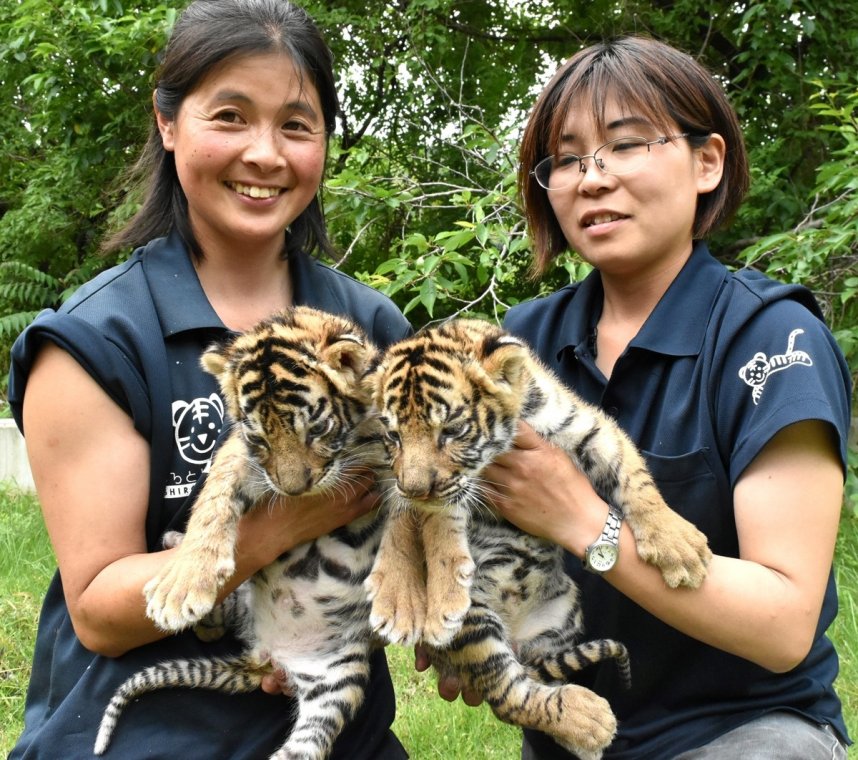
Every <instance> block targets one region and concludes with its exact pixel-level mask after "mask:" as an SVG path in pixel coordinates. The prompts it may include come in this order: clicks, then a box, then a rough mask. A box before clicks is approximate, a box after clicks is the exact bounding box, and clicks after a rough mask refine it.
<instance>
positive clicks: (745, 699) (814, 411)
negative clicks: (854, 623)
mask: <svg viewBox="0 0 858 760" xmlns="http://www.w3.org/2000/svg"><path fill="white" fill-rule="evenodd" d="M748 179H749V172H748V166H747V159H746V153H745V149H744V146H743V143H742V135H741V132H740V129H739V125H738V123H737V119H736V116H735V114H734V112H733V110H732V108H731V107H730V105H729V103H728V102H727V100H726V98H725V96H724V94H723V93H722V91H721V89H720V88H719V86H718V84H717V82H716V81H715V79H714V78H713V77H712V75H711V74H709V73H708V72H707V71H705V70H704V69H703V68H701V66H699V65H698V64H697V63H696V62H695V61H694V60H693V59H692V58H690V57H688V56H687V55H684V54H682V53H680V52H678V51H677V50H675V49H673V48H671V47H669V46H667V45H664V44H661V43H658V42H655V41H652V40H648V39H641V38H624V39H620V40H616V41H613V42H609V43H605V44H598V45H594V46H592V47H589V48H587V49H585V50H582V51H581V52H579V53H578V54H576V55H575V56H574V57H573V58H572V59H571V60H569V61H568V62H567V63H566V64H565V65H564V66H562V68H561V69H560V70H559V71H558V73H557V74H556V75H555V77H554V78H553V79H552V80H551V82H550V83H549V84H548V85H547V87H546V88H545V90H544V91H543V93H542V94H541V96H540V97H539V99H538V101H537V103H536V106H535V108H534V110H533V113H532V114H531V116H530V119H529V122H528V124H527V126H526V129H525V132H524V137H523V144H522V147H521V169H520V174H519V186H520V191H521V195H522V198H523V202H524V208H525V213H526V217H527V221H528V224H529V229H530V233H531V236H532V242H533V250H534V257H535V268H536V270H537V271H538V272H543V271H544V270H545V269H546V268H547V267H548V265H549V264H550V263H551V261H552V260H553V259H554V258H555V257H556V256H557V255H558V254H560V253H561V252H563V251H565V250H566V249H572V250H574V251H575V252H576V253H577V254H579V255H580V256H581V258H583V259H584V260H585V261H586V262H588V263H589V264H592V266H593V267H594V271H593V272H592V273H591V274H590V275H589V276H588V277H587V278H586V279H585V280H584V281H583V282H580V283H576V284H573V285H569V286H567V287H564V288H562V289H561V290H559V291H557V292H556V293H554V294H552V295H550V296H548V297H546V298H541V299H538V300H535V301H532V302H529V303H525V304H522V305H520V306H517V307H515V308H513V309H512V310H511V311H510V312H509V314H508V317H507V319H506V327H507V328H508V329H509V330H510V331H512V332H513V333H515V334H518V335H520V336H522V337H523V338H525V339H526V340H527V341H528V342H529V343H530V344H531V345H532V346H533V347H534V348H535V350H536V351H537V353H538V354H539V355H540V356H541V358H542V359H543V360H544V361H545V362H546V363H547V364H548V365H549V366H551V367H552V368H553V369H554V370H555V371H556V372H557V373H558V374H559V376H560V377H561V378H562V379H563V380H564V381H565V382H566V383H568V384H569V385H570V386H571V387H572V388H574V389H575V390H576V391H577V392H578V393H580V394H581V395H582V396H584V397H585V398H586V399H587V400H588V401H590V402H592V403H595V404H597V405H599V406H600V407H601V408H602V409H603V410H604V411H605V412H607V413H608V414H610V415H611V416H613V417H614V418H616V420H617V421H618V422H619V424H620V425H621V426H622V427H623V428H624V429H625V430H626V432H627V433H629V435H630V436H631V437H632V439H633V440H634V441H635V442H636V443H637V445H638V446H639V447H640V448H641V449H642V450H643V452H644V453H645V455H646V459H647V462H648V465H649V467H650V468H651V471H652V473H653V476H654V477H655V479H656V481H657V483H658V485H659V487H660V489H661V491H662V493H663V495H664V497H665V499H666V501H667V502H668V503H669V504H670V505H671V506H672V507H673V508H674V509H675V510H676V511H677V512H679V513H681V514H682V515H683V516H685V517H686V518H687V519H689V520H691V521H692V522H693V523H695V524H696V525H697V526H698V527H699V528H700V529H701V530H703V531H704V532H705V533H706V534H707V536H708V539H709V543H710V546H711V548H712V550H713V552H714V555H715V556H714V557H713V559H712V561H711V563H710V565H709V568H708V576H707V578H706V580H705V581H704V582H703V584H702V586H701V587H700V588H698V589H687V588H683V589H669V588H667V587H666V586H665V584H664V582H663V580H662V577H661V575H660V573H659V571H658V570H657V569H656V568H654V567H652V566H650V565H647V564H645V563H643V562H642V561H641V560H640V559H639V558H638V556H637V552H636V551H635V546H634V537H633V535H632V533H631V531H630V530H629V528H628V526H627V525H623V526H622V527H621V529H620V531H619V537H618V538H617V539H615V538H614V537H613V535H612V533H613V532H612V531H611V529H610V528H611V526H610V524H606V519H607V518H608V515H609V505H608V504H607V503H606V502H605V501H603V500H602V499H601V498H600V497H599V496H598V495H597V494H596V493H595V492H594V491H593V489H592V488H591V486H590V485H589V483H588V482H587V480H586V479H585V478H584V477H583V476H582V475H581V473H580V472H578V471H577V470H576V469H575V467H574V466H573V465H572V464H571V462H570V461H569V459H568V458H567V457H566V456H565V455H564V454H563V453H562V452H560V451H558V450H556V449H552V448H551V447H550V446H548V445H546V444H545V443H544V442H543V441H542V440H541V439H540V438H539V437H538V436H537V435H536V434H535V433H534V432H533V431H532V430H530V429H527V428H526V427H525V428H523V429H522V430H521V431H520V434H519V437H518V440H517V448H516V449H515V450H514V451H512V452H510V453H509V454H507V455H505V456H503V457H501V458H500V459H499V460H498V461H497V462H496V463H495V464H494V465H492V466H491V468H490V470H489V471H488V472H487V473H486V478H487V480H488V481H489V482H492V483H493V484H494V488H495V489H496V495H495V497H494V502H495V504H496V506H497V508H498V509H499V510H500V511H501V512H502V513H503V514H504V515H505V516H506V517H507V518H508V519H510V520H511V521H512V522H514V523H516V524H517V525H519V526H520V527H522V528H523V529H525V530H527V531H529V532H531V533H534V534H537V535H541V536H544V537H546V538H549V539H551V540H553V541H556V542H558V543H559V544H561V545H562V546H564V547H565V548H566V549H567V550H568V563H567V565H568V570H569V573H570V574H571V575H572V576H573V577H574V579H575V580H576V581H577V582H578V583H579V584H580V587H581V590H582V601H583V609H584V620H585V625H586V633H587V638H588V639H589V638H602V637H606V638H614V639H618V640H620V641H622V642H623V643H625V644H626V646H627V647H628V649H629V653H630V656H631V664H632V686H631V689H630V690H624V689H623V686H622V684H621V682H620V679H619V678H618V676H617V673H616V668H615V667H613V666H612V665H611V664H610V663H607V664H604V665H594V666H592V667H589V668H588V669H586V670H585V671H583V672H582V673H581V674H580V682H581V683H582V684H584V685H586V686H589V687H591V688H593V689H594V690H595V691H596V692H598V693H599V694H601V695H603V696H604V697H606V698H607V699H608V700H609V701H610V703H611V705H612V707H613V709H614V710H615V712H616V715H617V719H618V722H619V729H618V733H617V735H616V738H615V740H614V742H613V744H612V745H611V746H610V748H609V749H608V750H607V752H606V754H605V757H606V758H610V759H611V760H667V759H668V758H682V759H683V760H689V759H690V758H694V759H695V760H696V759H698V758H702V759H705V760H709V759H710V758H724V759H725V760H736V759H737V758H742V760H762V759H766V760H790V759H792V758H794V759H795V760H812V759H813V758H820V760H822V758H826V760H830V758H844V757H845V749H844V745H845V744H846V743H847V742H848V738H847V736H846V728H845V726H844V723H843V718H842V715H841V706H840V701H839V699H838V697H837V694H836V693H835V690H834V688H833V681H834V679H835V677H836V675H837V667H838V665H837V655H836V653H835V651H834V648H833V646H832V644H831V642H830V641H829V640H828V638H826V635H825V631H826V629H827V628H828V627H829V625H830V624H831V622H832V620H833V618H834V616H835V614H836V610H837V599H836V591H835V586H834V579H833V575H832V571H831V565H832V556H833V553H834V544H835V536H836V533H837V528H838V519H839V516H840V506H841V498H842V489H843V482H844V470H845V466H846V439H847V431H848V428H849V415H850V400H849V393H850V379H849V372H848V369H847V367H846V364H845V362H844V360H843V358H842V356H841V353H840V352H839V350H838V348H837V346H836V344H835V342H834V340H833V338H832V336H831V334H830V332H829V331H828V330H827V329H826V327H825V325H824V324H823V322H822V319H821V315H820V312H819V309H818V307H817V305H816V303H815V302H814V300H813V298H812V296H811V295H810V293H809V292H808V291H807V290H805V289H803V288H801V287H797V286H785V285H780V284H778V283H775V282H773V281H771V280H768V279H766V278H765V277H763V276H761V275H759V274H756V273H753V272H750V271H740V272H731V271H729V270H728V269H727V268H726V267H725V266H723V265H722V264H721V263H719V261H718V260H717V258H715V257H714V255H713V253H712V252H710V250H709V248H708V247H707V245H706V243H705V242H703V240H704V238H705V237H706V236H707V235H708V234H709V233H711V232H712V231H713V230H715V229H716V228H717V227H718V226H719V225H720V224H722V223H723V222H724V221H725V220H727V219H728V218H729V217H730V216H731V215H732V214H733V212H734V211H735V210H736V208H737V207H738V206H739V204H740V202H741V199H742V197H743V195H744V193H745V191H746V189H747V186H748ZM716 253H717V252H716ZM605 545H607V550H606V549H605ZM596 546H599V551H598V557H599V560H600V561H599V562H598V563H595V562H594V563H591V562H590V558H591V556H593V557H595V556H596V555H597V552H596V551H595V547H596ZM606 558H607V559H606ZM588 571H589V572H588ZM444 691H445V693H446V696H447V697H448V698H449V697H450V696H451V694H450V688H449V684H445V689H444ZM467 696H470V695H466V697H467ZM522 757H523V758H539V759H540V760H556V759H557V758H563V757H569V755H567V754H566V753H565V752H564V751H563V750H562V749H561V748H560V747H559V746H558V745H556V744H555V743H554V742H553V741H552V740H551V739H550V738H549V737H547V736H545V735H539V734H534V733H528V734H527V735H526V736H525V740H524V748H523V752H522Z"/></svg>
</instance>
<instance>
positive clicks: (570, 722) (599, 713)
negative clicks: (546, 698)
mask: <svg viewBox="0 0 858 760" xmlns="http://www.w3.org/2000/svg"><path fill="white" fill-rule="evenodd" d="M560 702H561V703H562V711H561V713H560V714H561V715H562V716H563V720H561V721H558V724H557V725H558V729H557V730H552V729H551V728H549V729H548V731H549V733H551V734H552V736H553V737H554V739H555V740H556V741H557V742H558V743H559V744H560V745H561V746H563V747H564V748H565V749H567V750H569V751H570V752H571V753H573V754H574V755H576V756H577V757H578V758H580V760H599V759H600V758H601V757H602V753H603V752H604V750H605V748H606V747H608V745H610V743H611V742H612V741H613V740H614V736H615V735H616V733H617V719H616V717H615V716H614V712H613V710H611V706H610V705H609V704H608V702H607V700H605V699H603V698H602V697H600V696H599V695H598V694H595V693H594V692H592V691H590V690H589V689H585V688H584V687H583V686H572V685H569V686H562V687H560Z"/></svg>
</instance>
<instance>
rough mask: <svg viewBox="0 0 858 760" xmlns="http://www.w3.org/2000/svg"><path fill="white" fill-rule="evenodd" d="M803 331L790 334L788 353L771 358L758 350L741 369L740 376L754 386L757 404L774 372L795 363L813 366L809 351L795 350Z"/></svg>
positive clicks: (797, 330) (753, 393) (754, 397)
mask: <svg viewBox="0 0 858 760" xmlns="http://www.w3.org/2000/svg"><path fill="white" fill-rule="evenodd" d="M803 332H804V330H802V329H800V328H799V329H796V330H793V331H792V332H791V333H790V334H789V338H788V339H787V350H786V353H784V354H775V355H774V356H772V357H771V358H767V357H766V355H765V354H764V353H762V351H758V352H757V353H756V354H754V358H753V359H751V361H749V362H748V363H747V364H746V365H745V366H744V367H742V368H741V369H740V370H739V377H741V378H742V380H744V381H745V382H746V383H747V384H748V385H750V386H751V388H753V392H752V396H753V399H754V404H755V405H756V404H758V403H760V396H762V395H763V388H764V387H765V385H766V380H768V379H769V375H771V374H772V373H773V372H780V371H781V370H782V369H786V368H787V367H792V366H793V365H794V364H802V365H804V366H805V367H812V366H813V361H812V360H811V358H810V356H808V355H807V353H805V352H804V351H794V350H793V346H794V345H795V339H796V336H798V335H801V334H802V333H803Z"/></svg>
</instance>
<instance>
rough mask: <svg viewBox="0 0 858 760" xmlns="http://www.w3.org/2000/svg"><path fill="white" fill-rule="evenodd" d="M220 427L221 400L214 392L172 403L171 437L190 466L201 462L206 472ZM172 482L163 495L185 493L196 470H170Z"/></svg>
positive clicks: (172, 495)
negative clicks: (182, 471) (188, 400)
mask: <svg viewBox="0 0 858 760" xmlns="http://www.w3.org/2000/svg"><path fill="white" fill-rule="evenodd" d="M222 427H223V401H221V398H220V396H218V395H217V394H216V393H212V394H211V395H210V396H209V397H208V398H195V399H194V400H193V401H191V402H190V403H189V402H187V401H174V402H173V437H174V438H175V441H176V446H177V448H178V450H179V454H181V456H182V459H184V460H185V461H186V462H188V463H190V464H192V465H204V467H203V472H206V471H208V468H209V464H210V461H211V456H212V452H213V451H214V447H215V444H216V443H217V439H218V436H219V435H220V431H221V428H222ZM171 475H172V483H170V484H168V485H167V490H166V492H165V494H164V496H165V498H167V499H178V498H184V497H185V496H187V495H188V494H189V493H190V492H191V490H192V489H193V487H194V483H195V482H196V480H197V475H198V472H197V469H196V468H189V469H188V470H187V472H186V473H184V474H182V473H176V472H174V473H171Z"/></svg>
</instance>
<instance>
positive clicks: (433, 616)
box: [423, 555, 476, 649]
mask: <svg viewBox="0 0 858 760" xmlns="http://www.w3.org/2000/svg"><path fill="white" fill-rule="evenodd" d="M444 569H445V571H447V572H445V573H444V577H442V576H441V575H440V573H439V572H438V571H437V569H436V570H435V572H433V573H431V574H430V579H429V584H428V585H429V611H428V613H427V615H426V618H427V619H426V626H425V628H424V630H423V641H424V642H425V643H427V644H429V645H430V646H433V647H436V648H438V649H443V648H444V647H446V646H447V645H448V644H449V643H450V642H451V641H452V640H453V638H454V637H455V635H456V634H457V633H458V632H459V631H460V630H461V628H462V621H463V620H464V619H465V615H467V613H468V610H469V609H471V585H472V583H473V581H474V573H475V572H476V565H475V564H474V561H473V560H472V559H471V557H470V555H467V556H462V557H457V558H456V559H455V560H454V561H453V562H451V563H450V564H449V565H448V566H445V568H444Z"/></svg>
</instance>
